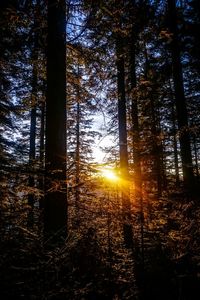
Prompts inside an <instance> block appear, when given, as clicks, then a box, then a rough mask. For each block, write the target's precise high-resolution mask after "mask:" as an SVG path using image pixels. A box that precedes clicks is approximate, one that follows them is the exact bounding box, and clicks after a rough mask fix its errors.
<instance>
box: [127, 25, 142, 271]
mask: <svg viewBox="0 0 200 300" xmlns="http://www.w3.org/2000/svg"><path fill="white" fill-rule="evenodd" d="M134 29H135V28H134V26H133V27H132V30H131V38H130V46H129V55H130V87H131V92H130V97H131V118H132V141H133V163H134V165H133V166H134V167H133V168H134V185H135V200H136V202H137V203H139V205H140V230H141V258H142V265H143V263H144V212H143V197H142V172H141V161H140V129H139V118H138V101H137V94H136V91H135V89H136V86H137V82H136V65H135V56H136V53H135V52H136V51H135V44H136V37H135V36H136V33H135V30H134Z"/></svg>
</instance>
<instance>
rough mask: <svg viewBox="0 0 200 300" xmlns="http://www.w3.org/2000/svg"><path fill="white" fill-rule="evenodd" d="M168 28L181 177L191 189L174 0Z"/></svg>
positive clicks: (192, 183)
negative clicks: (170, 38) (170, 36)
mask: <svg viewBox="0 0 200 300" xmlns="http://www.w3.org/2000/svg"><path fill="white" fill-rule="evenodd" d="M168 9H169V18H170V20H169V28H170V31H171V33H172V41H171V54H172V72H173V82H174V92H175V104H176V111H177V121H178V129H179V140H180V152H181V160H182V169H183V179H184V183H185V187H186V188H187V189H188V190H189V191H192V189H193V185H194V175H193V166H192V154H191V146H190V135H189V131H188V129H189V128H188V113H187V106H186V99H185V93H184V85H183V71H182V65H181V54H180V45H179V39H178V27H177V15H176V2H175V0H168Z"/></svg>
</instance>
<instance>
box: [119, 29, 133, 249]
mask: <svg viewBox="0 0 200 300" xmlns="http://www.w3.org/2000/svg"><path fill="white" fill-rule="evenodd" d="M123 48H124V47H123V38H122V37H121V35H120V34H118V35H117V37H116V55H117V61H116V66H117V88H118V126H119V152H120V172H121V179H122V184H121V185H122V188H121V193H122V205H123V215H124V224H123V229H124V242H125V245H126V247H128V248H131V247H132V244H133V234H132V225H131V212H130V209H131V204H130V190H129V171H128V150H127V127H126V95H125V73H124V57H123V55H124V49H123Z"/></svg>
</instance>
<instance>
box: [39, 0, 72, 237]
mask: <svg viewBox="0 0 200 300" xmlns="http://www.w3.org/2000/svg"><path fill="white" fill-rule="evenodd" d="M65 11H66V4H65V0H61V1H56V0H49V1H48V37H47V99H46V148H45V171H46V180H45V190H46V191H45V192H46V193H45V201H44V234H45V236H46V237H50V236H51V235H54V240H55V242H62V240H63V238H65V237H66V232H67V196H66V15H65Z"/></svg>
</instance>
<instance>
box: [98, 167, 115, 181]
mask: <svg viewBox="0 0 200 300" xmlns="http://www.w3.org/2000/svg"><path fill="white" fill-rule="evenodd" d="M101 173H102V175H103V177H105V178H106V179H109V180H112V181H117V180H119V177H118V176H117V175H116V174H115V172H114V171H113V170H109V169H101Z"/></svg>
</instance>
